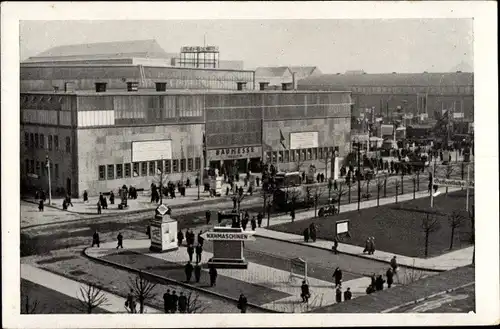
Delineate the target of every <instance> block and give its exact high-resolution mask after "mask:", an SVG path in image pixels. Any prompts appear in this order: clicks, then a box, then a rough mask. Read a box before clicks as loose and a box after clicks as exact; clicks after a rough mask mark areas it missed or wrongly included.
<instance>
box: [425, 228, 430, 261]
mask: <svg viewBox="0 0 500 329" xmlns="http://www.w3.org/2000/svg"><path fill="white" fill-rule="evenodd" d="M428 251H429V231H428V230H426V231H425V258H427V255H428Z"/></svg>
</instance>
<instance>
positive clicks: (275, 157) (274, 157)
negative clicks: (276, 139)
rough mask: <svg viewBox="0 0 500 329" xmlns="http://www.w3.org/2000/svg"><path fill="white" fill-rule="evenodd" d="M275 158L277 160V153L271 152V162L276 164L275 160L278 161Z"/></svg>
mask: <svg viewBox="0 0 500 329" xmlns="http://www.w3.org/2000/svg"><path fill="white" fill-rule="evenodd" d="M277 158H278V152H276V151H274V152H273V159H272V162H273V163H276V162H277V160H278V159H277Z"/></svg>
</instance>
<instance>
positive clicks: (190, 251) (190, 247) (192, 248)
mask: <svg viewBox="0 0 500 329" xmlns="http://www.w3.org/2000/svg"><path fill="white" fill-rule="evenodd" d="M187 253H188V256H189V261H190V262H192V261H193V254H194V247H193V245H192V244H190V245H188V247H187Z"/></svg>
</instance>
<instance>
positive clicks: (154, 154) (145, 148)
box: [132, 140, 172, 162]
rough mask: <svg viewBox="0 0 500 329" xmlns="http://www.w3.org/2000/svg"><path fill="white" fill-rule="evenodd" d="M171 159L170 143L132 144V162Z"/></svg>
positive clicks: (168, 141)
mask: <svg viewBox="0 0 500 329" xmlns="http://www.w3.org/2000/svg"><path fill="white" fill-rule="evenodd" d="M160 159H163V160H170V159H172V141H171V140H160V141H147V142H132V162H142V161H154V160H160Z"/></svg>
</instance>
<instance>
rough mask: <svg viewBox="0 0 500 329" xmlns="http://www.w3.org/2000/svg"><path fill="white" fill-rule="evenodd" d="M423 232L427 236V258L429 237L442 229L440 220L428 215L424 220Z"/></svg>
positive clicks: (426, 254)
mask: <svg viewBox="0 0 500 329" xmlns="http://www.w3.org/2000/svg"><path fill="white" fill-rule="evenodd" d="M421 227H422V231H423V232H424V234H425V257H427V256H428V255H429V236H430V234H431V233H433V232H436V231H437V230H439V228H440V224H439V220H438V219H437V217H436V216H435V215H432V214H426V215H425V217H424V218H423V219H422V225H421Z"/></svg>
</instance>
